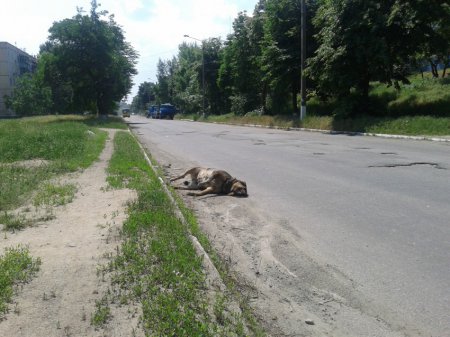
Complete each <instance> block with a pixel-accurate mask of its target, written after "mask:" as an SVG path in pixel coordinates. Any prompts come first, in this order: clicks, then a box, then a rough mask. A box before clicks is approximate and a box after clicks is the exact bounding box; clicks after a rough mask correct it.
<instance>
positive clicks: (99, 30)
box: [41, 0, 138, 116]
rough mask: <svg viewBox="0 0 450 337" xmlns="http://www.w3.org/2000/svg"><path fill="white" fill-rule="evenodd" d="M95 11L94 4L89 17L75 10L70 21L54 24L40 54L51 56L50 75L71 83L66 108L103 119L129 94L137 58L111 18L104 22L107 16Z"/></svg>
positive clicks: (112, 17) (94, 3)
mask: <svg viewBox="0 0 450 337" xmlns="http://www.w3.org/2000/svg"><path fill="white" fill-rule="evenodd" d="M97 9H98V5H97V2H96V1H95V0H93V1H92V2H91V11H90V15H83V14H82V10H81V9H78V13H77V15H76V16H74V17H73V18H71V19H65V20H62V21H60V22H55V23H54V24H53V26H52V27H51V28H50V29H49V33H50V36H49V40H48V42H47V43H46V45H45V46H44V47H43V49H41V50H46V51H48V52H49V53H51V54H52V55H53V58H52V59H51V62H49V66H51V67H54V68H55V70H54V71H52V72H51V73H52V74H58V76H60V78H61V81H63V82H64V83H70V86H71V89H72V93H73V96H72V98H71V100H70V104H68V106H67V107H66V108H67V109H69V110H71V111H76V110H78V111H79V110H90V111H96V112H98V113H99V114H100V115H103V116H104V115H107V114H108V112H109V111H110V110H111V109H112V108H113V107H114V105H115V102H117V101H120V100H121V99H122V97H123V96H125V95H127V94H128V93H129V91H130V89H131V86H132V80H131V77H132V76H133V75H135V74H136V73H137V71H136V68H135V65H136V62H137V57H138V55H137V53H136V51H135V50H134V49H133V48H132V47H131V45H130V44H129V43H127V42H126V41H125V37H124V34H123V31H122V28H121V27H120V26H119V25H118V24H117V23H116V22H115V21H114V16H113V15H111V16H109V20H108V21H105V20H103V19H102V17H103V16H104V15H106V14H107V12H106V11H102V12H98V11H97ZM53 79H54V78H53ZM48 80H49V81H50V82H51V81H52V78H49V79H48Z"/></svg>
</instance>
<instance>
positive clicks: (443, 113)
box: [177, 74, 450, 136]
mask: <svg viewBox="0 0 450 337" xmlns="http://www.w3.org/2000/svg"><path fill="white" fill-rule="evenodd" d="M410 81H411V84H410V85H403V86H402V88H401V90H400V91H397V90H396V89H394V88H393V87H390V88H387V87H386V85H384V84H381V83H372V87H371V91H370V102H369V104H368V105H369V111H367V114H365V115H363V116H359V117H352V118H343V117H339V116H334V115H333V111H334V110H335V108H336V103H335V102H328V103H323V102H320V101H319V100H317V99H315V98H312V99H310V100H309V101H308V105H307V117H306V119H305V120H303V121H302V122H300V121H298V119H296V118H292V117H291V116H257V115H254V114H248V115H246V116H235V115H233V114H227V115H221V116H208V117H207V118H206V120H205V119H202V118H199V117H198V116H195V115H190V116H186V115H181V116H180V115H179V116H177V118H191V119H195V120H199V121H202V120H203V121H208V122H221V123H230V124H258V125H264V126H269V127H281V128H292V127H302V128H308V129H321V130H333V131H351V132H367V133H383V134H398V135H429V136H448V135H450V78H444V79H442V78H440V79H435V78H431V75H430V74H425V76H424V78H422V77H421V75H414V76H411V77H410Z"/></svg>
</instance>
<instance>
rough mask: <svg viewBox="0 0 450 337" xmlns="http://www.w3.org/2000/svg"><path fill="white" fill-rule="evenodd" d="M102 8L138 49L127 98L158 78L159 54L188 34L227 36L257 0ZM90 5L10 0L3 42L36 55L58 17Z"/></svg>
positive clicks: (130, 2) (72, 0) (138, 2)
mask: <svg viewBox="0 0 450 337" xmlns="http://www.w3.org/2000/svg"><path fill="white" fill-rule="evenodd" d="M97 2H98V3H99V4H100V5H101V7H100V9H101V10H107V11H108V12H109V13H110V14H114V15H115V19H116V21H117V23H118V24H119V25H121V26H122V27H123V29H124V31H125V35H126V39H127V41H128V42H130V43H131V44H132V46H133V47H134V48H135V49H136V50H137V51H138V52H139V54H140V58H139V64H138V66H137V68H138V72H139V74H138V75H136V76H135V77H134V83H135V86H134V87H133V89H132V92H131V94H130V96H129V97H128V101H131V99H132V98H133V96H134V95H135V94H136V92H137V87H138V85H139V84H140V83H142V82H144V81H156V64H157V62H158V59H160V58H161V59H163V60H166V59H170V58H172V56H173V55H176V54H177V51H178V45H179V44H181V43H182V42H183V41H186V42H194V41H193V40H190V39H187V38H184V37H183V35H184V34H188V35H191V36H193V37H196V38H198V39H204V38H209V37H219V36H220V37H222V38H223V39H225V38H226V36H227V34H229V33H230V32H231V24H232V22H233V20H234V19H235V18H236V16H237V14H238V12H240V11H243V10H246V11H247V12H248V13H249V14H250V15H251V14H252V12H253V9H254V7H255V5H256V3H257V0H103V1H102V0H98V1H97ZM77 7H83V8H84V9H85V10H87V11H89V9H90V0H12V1H11V0H6V1H2V5H1V11H0V41H7V42H9V43H11V44H14V45H16V46H17V47H19V48H21V49H24V50H26V51H27V52H28V53H30V54H32V55H36V54H37V53H38V52H39V46H40V45H41V44H42V43H44V42H45V41H46V40H47V36H48V29H49V28H50V27H51V25H52V24H53V22H55V21H60V20H63V19H65V18H70V17H73V16H74V15H75V14H76V8H77Z"/></svg>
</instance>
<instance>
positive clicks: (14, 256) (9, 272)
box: [0, 246, 41, 319]
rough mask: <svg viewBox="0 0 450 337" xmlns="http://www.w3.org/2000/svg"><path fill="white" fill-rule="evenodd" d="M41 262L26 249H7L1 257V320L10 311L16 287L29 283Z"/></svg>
mask: <svg viewBox="0 0 450 337" xmlns="http://www.w3.org/2000/svg"><path fill="white" fill-rule="evenodd" d="M40 263H41V262H40V260H39V259H36V258H33V257H32V256H31V255H30V253H29V251H28V249H27V248H24V247H20V246H19V247H16V248H7V249H6V250H5V252H4V254H3V255H0V319H1V318H2V316H3V315H4V314H5V313H6V312H7V311H8V303H9V302H10V301H11V297H12V295H13V293H14V285H17V284H19V283H24V282H28V281H29V280H30V279H31V278H32V277H33V275H34V274H35V273H36V272H37V271H38V270H39V265H40Z"/></svg>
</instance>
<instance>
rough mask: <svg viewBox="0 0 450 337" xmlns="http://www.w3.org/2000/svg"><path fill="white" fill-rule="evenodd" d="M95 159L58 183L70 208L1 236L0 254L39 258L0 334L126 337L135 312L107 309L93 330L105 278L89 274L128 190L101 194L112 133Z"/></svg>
mask: <svg viewBox="0 0 450 337" xmlns="http://www.w3.org/2000/svg"><path fill="white" fill-rule="evenodd" d="M108 132H109V139H108V140H107V143H106V146H105V149H104V150H103V152H102V154H101V155H100V158H99V160H98V161H97V162H95V163H94V164H93V165H92V166H91V167H89V168H88V169H86V170H84V171H83V172H81V173H78V174H75V175H72V176H70V177H68V178H64V182H67V183H73V184H75V185H76V186H77V188H78V192H77V194H76V196H75V199H74V201H73V202H72V203H70V204H67V205H65V206H62V207H57V208H55V209H54V210H53V214H54V216H55V218H54V219H53V220H51V221H47V222H43V223H39V224H36V225H35V226H33V227H30V228H26V229H24V230H22V231H19V232H16V233H9V232H5V234H2V238H1V239H0V251H2V252H3V251H4V248H6V247H16V246H17V245H19V244H20V245H26V246H28V247H29V250H30V254H31V255H32V256H33V257H34V258H40V259H41V262H42V264H41V267H40V270H39V272H38V273H37V275H36V276H35V278H34V279H33V280H32V281H31V282H30V283H29V284H26V285H25V286H23V287H22V289H20V290H19V293H18V295H17V296H14V298H13V301H14V303H12V304H11V305H10V312H9V313H8V314H7V315H6V317H5V319H4V320H3V321H1V322H0V336H5V337H6V336H8V337H19V336H24V337H32V336H45V337H52V336H131V335H132V334H133V331H134V329H135V328H136V326H137V324H138V322H137V320H138V316H139V314H136V313H135V314H129V313H128V312H127V310H128V308H123V309H120V308H115V307H114V306H112V307H111V310H112V314H113V319H112V321H111V322H110V324H108V326H107V327H106V328H105V329H100V330H95V329H94V327H93V326H92V325H91V323H90V321H91V316H92V315H93V313H94V311H95V304H96V301H98V300H100V299H101V298H102V296H103V294H104V293H105V291H106V290H107V287H108V285H109V284H108V280H105V279H102V276H101V274H100V273H97V269H98V267H99V265H101V264H102V263H106V262H107V258H106V256H107V255H108V253H111V252H113V251H114V250H115V248H116V246H117V245H118V244H119V243H118V240H117V239H118V229H119V228H120V227H121V225H122V222H123V220H124V219H125V217H126V214H125V206H126V203H127V201H128V200H130V199H133V198H134V197H135V195H134V192H133V191H131V190H126V189H123V190H107V189H106V187H107V184H106V171H105V169H106V168H107V165H108V160H109V159H110V157H111V155H112V153H113V143H112V140H113V138H114V133H115V131H114V130H108Z"/></svg>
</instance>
